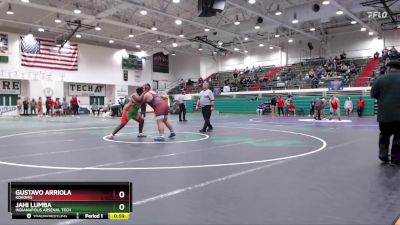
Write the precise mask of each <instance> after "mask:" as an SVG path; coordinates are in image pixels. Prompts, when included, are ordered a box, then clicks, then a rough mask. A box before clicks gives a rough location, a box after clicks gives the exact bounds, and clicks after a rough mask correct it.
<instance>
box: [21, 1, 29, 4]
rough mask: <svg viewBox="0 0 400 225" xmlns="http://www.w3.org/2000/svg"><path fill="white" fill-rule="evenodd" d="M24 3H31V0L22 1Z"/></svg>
mask: <svg viewBox="0 0 400 225" xmlns="http://www.w3.org/2000/svg"><path fill="white" fill-rule="evenodd" d="M21 2H23V3H29V0H21Z"/></svg>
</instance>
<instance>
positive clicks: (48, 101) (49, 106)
mask: <svg viewBox="0 0 400 225" xmlns="http://www.w3.org/2000/svg"><path fill="white" fill-rule="evenodd" d="M53 104H54V102H53V100H52V99H51V97H47V99H46V102H45V105H46V116H53Z"/></svg>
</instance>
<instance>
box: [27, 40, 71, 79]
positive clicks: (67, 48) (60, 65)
mask: <svg viewBox="0 0 400 225" xmlns="http://www.w3.org/2000/svg"><path fill="white" fill-rule="evenodd" d="M21 65H22V66H28V67H36V68H44V69H56V70H70V71H77V70H78V45H76V44H70V43H67V44H65V45H64V47H63V48H61V49H59V47H56V45H55V43H54V41H51V40H46V39H39V38H34V37H32V36H24V37H21Z"/></svg>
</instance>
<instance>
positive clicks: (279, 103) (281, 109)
mask: <svg viewBox="0 0 400 225" xmlns="http://www.w3.org/2000/svg"><path fill="white" fill-rule="evenodd" d="M277 104H278V115H279V116H281V112H282V115H283V116H285V113H284V111H283V107H284V106H285V101H284V100H283V99H282V98H281V96H278V101H277Z"/></svg>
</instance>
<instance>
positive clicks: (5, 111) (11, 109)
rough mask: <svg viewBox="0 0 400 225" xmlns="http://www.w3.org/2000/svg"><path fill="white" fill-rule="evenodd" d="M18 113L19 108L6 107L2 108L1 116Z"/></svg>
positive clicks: (0, 109)
mask: <svg viewBox="0 0 400 225" xmlns="http://www.w3.org/2000/svg"><path fill="white" fill-rule="evenodd" d="M14 111H17V107H16V106H4V107H0V115H3V114H6V113H9V112H14Z"/></svg>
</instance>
